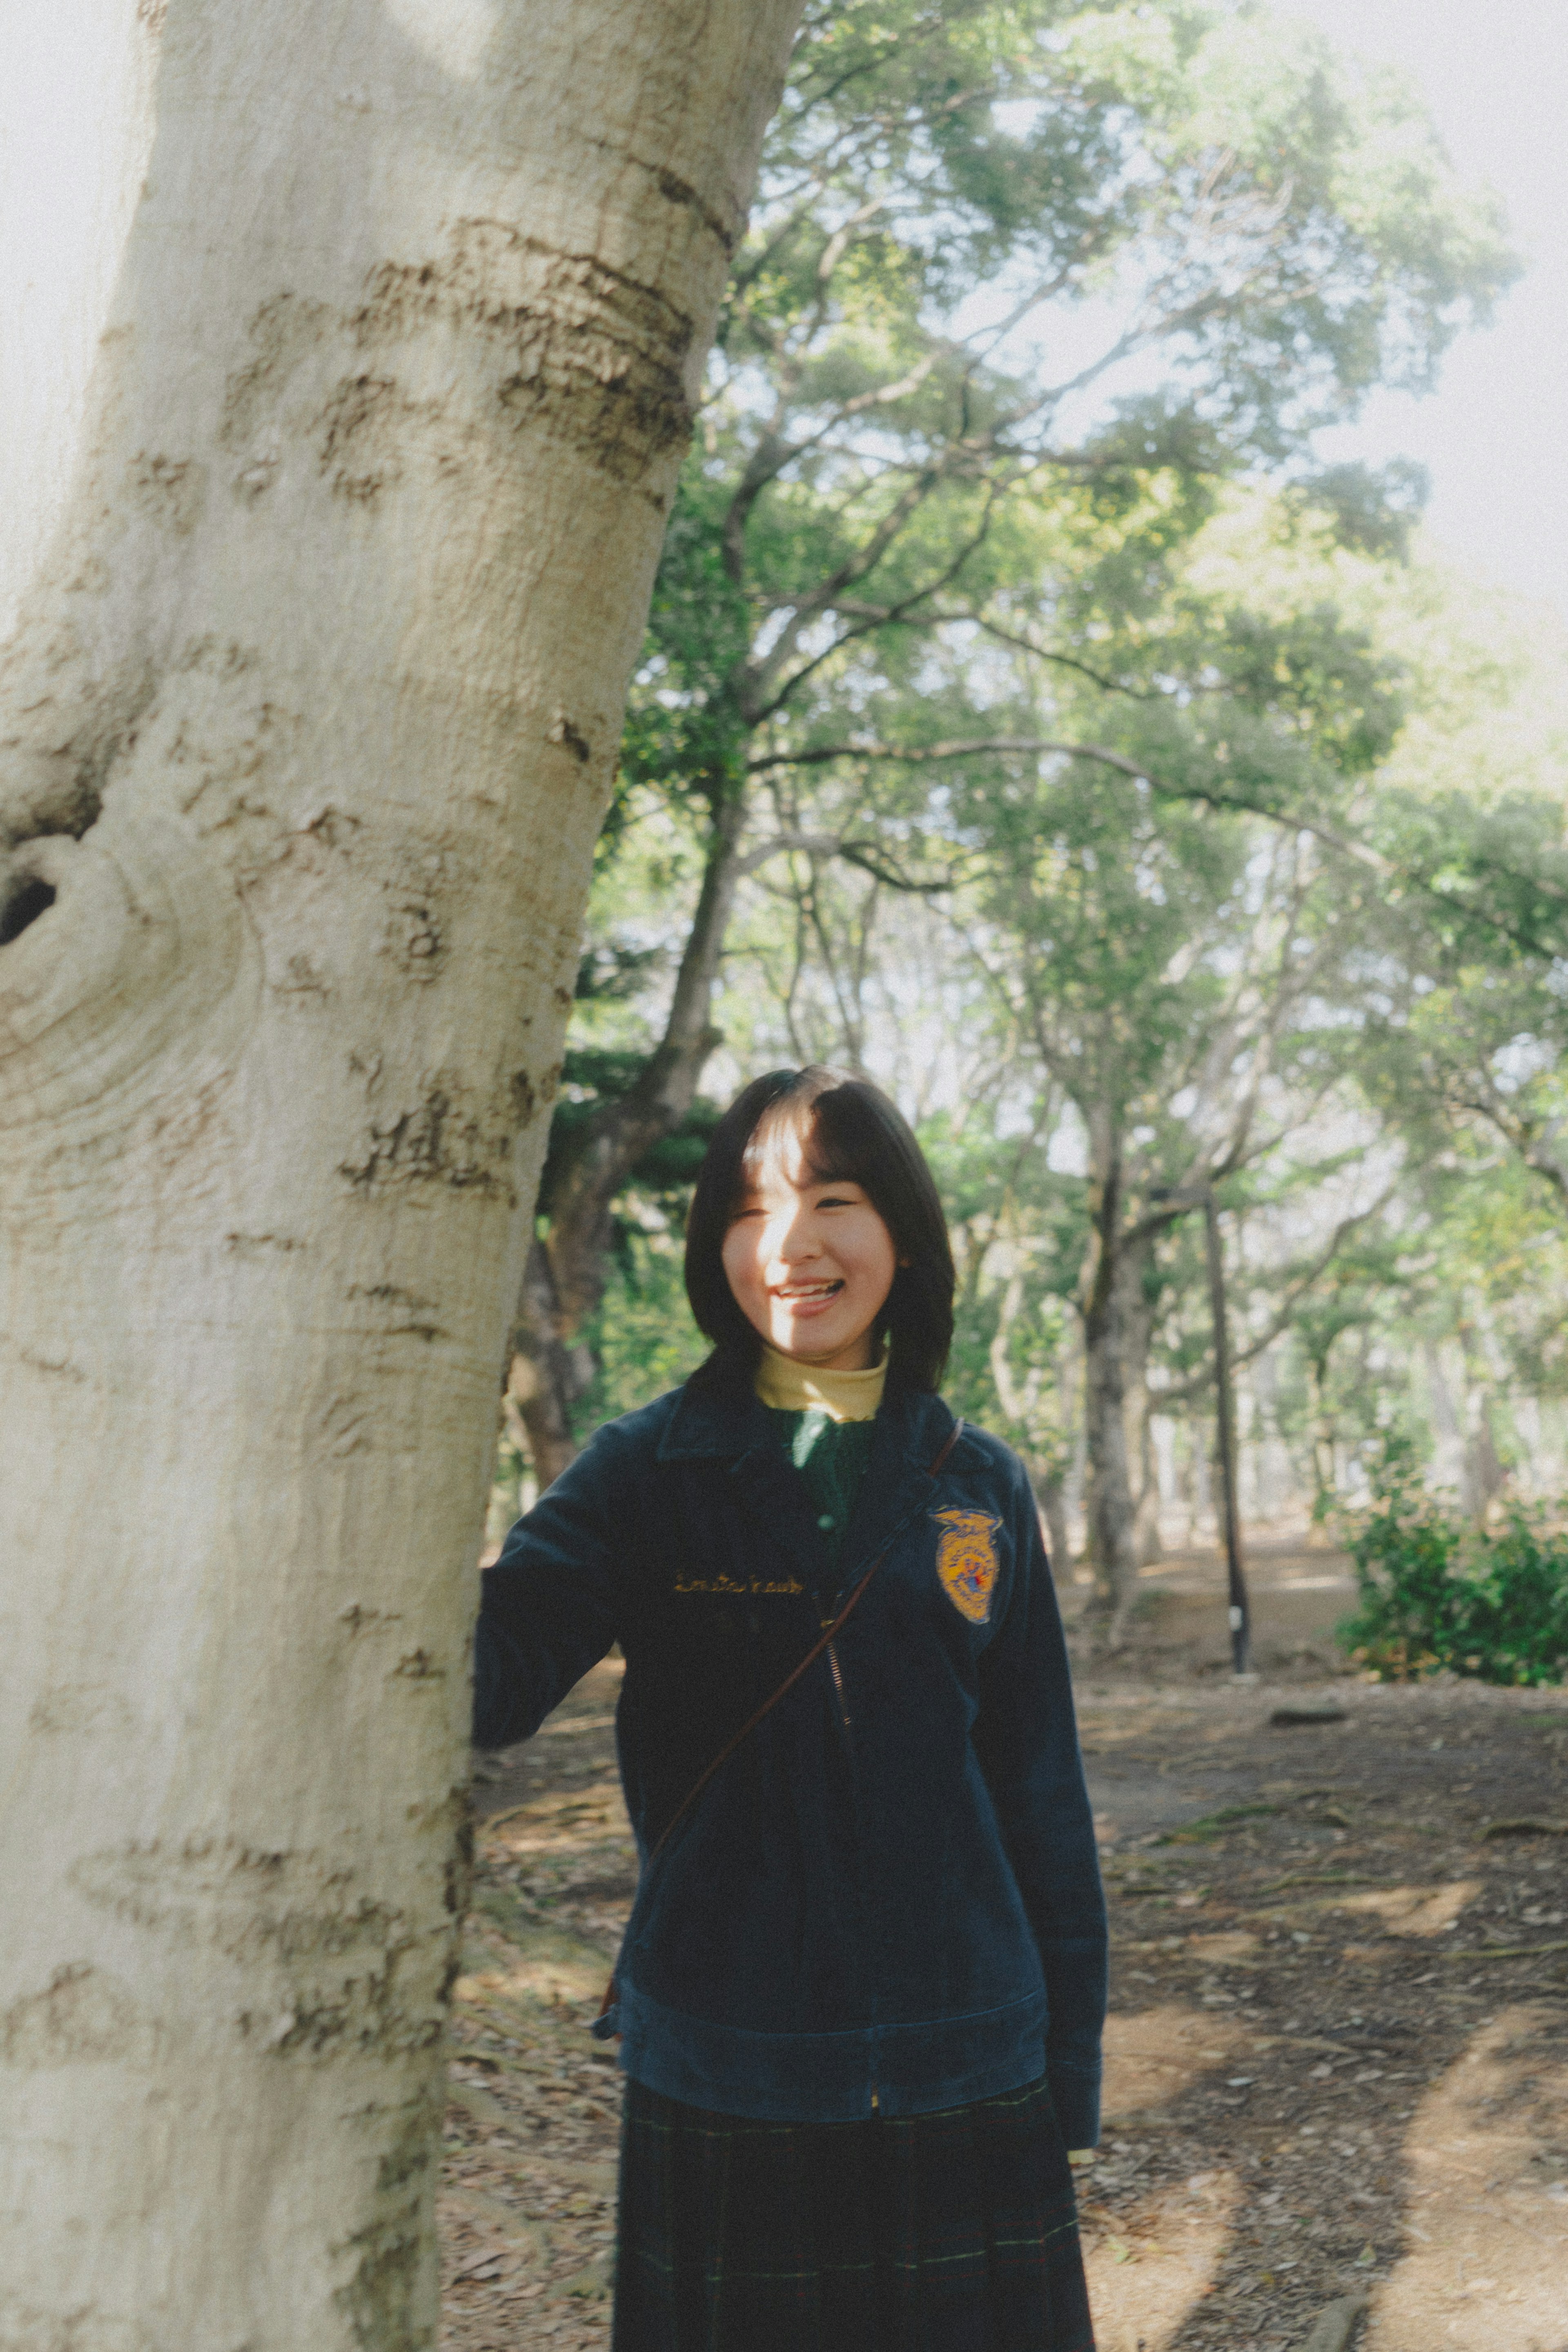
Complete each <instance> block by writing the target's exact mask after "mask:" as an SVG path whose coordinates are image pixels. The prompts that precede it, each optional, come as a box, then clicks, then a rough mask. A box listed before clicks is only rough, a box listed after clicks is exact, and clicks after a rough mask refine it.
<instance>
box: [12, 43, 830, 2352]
mask: <svg viewBox="0 0 1568 2352" xmlns="http://www.w3.org/2000/svg"><path fill="white" fill-rule="evenodd" d="M12 13H13V16H14V15H15V13H16V12H12ZM30 13H31V18H32V20H33V23H32V24H31V25H30V26H29V38H28V39H27V40H26V41H18V40H14V39H12V38H11V37H9V32H8V37H7V45H6V52H5V74H4V75H3V76H0V116H4V117H5V120H3V121H0V166H3V167H4V168H5V170H6V171H9V172H12V173H15V171H16V168H17V167H16V157H17V156H18V155H21V156H24V157H30V156H33V155H35V154H36V153H37V152H39V148H40V145H41V146H42V147H43V148H46V149H47V147H48V145H49V142H50V140H51V139H54V141H55V144H56V146H57V148H58V150H59V152H60V153H61V154H63V155H64V156H65V158H66V159H67V163H68V168H66V165H65V164H61V163H58V161H57V167H56V183H55V184H53V185H52V186H51V187H49V188H48V189H47V190H46V191H45V192H44V194H42V195H40V194H38V192H37V191H35V190H32V189H29V190H27V192H26V193H27V194H28V195H29V196H30V197H33V198H34V199H35V201H34V203H33V205H32V207H31V209H29V207H28V205H21V204H18V203H16V202H15V201H13V202H12V203H11V204H10V205H7V207H6V209H5V217H6V235H5V239H4V241H0V320H4V321H5V334H4V336H3V337H0V388H4V390H5V392H6V393H7V394H11V393H16V394H17V395H18V405H17V407H16V411H15V413H14V414H8V415H7V416H6V418H5V424H6V432H5V435H4V436H0V441H3V442H4V443H5V446H4V449H3V450H0V477H3V478H5V482H6V487H7V496H6V499H5V501H4V512H5V530H4V533H3V534H0V609H3V611H4V614H5V618H4V619H0V632H4V633H5V642H4V643H0V1429H3V1430H4V1432H5V1437H4V1444H5V1472H4V1476H3V1477H0V1560H3V1562H4V1567H5V1639H4V1642H3V1643H0V1685H3V1686H0V1783H3V1785H4V1788H5V1805H4V1808H3V1810H0V1912H3V1916H4V1918H5V1935H4V1937H3V1938H0V2076H3V2079H4V2089H3V2092H0V2100H3V2103H4V2108H5V2156H6V2165H5V2196H4V2198H3V2200H0V2278H3V2280H4V2288H3V2291H0V2303H3V2305H4V2316H3V2317H0V2339H4V2340H5V2342H6V2343H7V2344H10V2343H13V2342H14V2343H16V2345H18V2346H20V2345H23V2344H26V2345H27V2346H29V2347H33V2346H37V2347H40V2352H42V2347H61V2352H63V2347H67V2346H71V2347H80V2352H110V2347H127V2348H128V2352H129V2347H132V2346H135V2347H152V2346H154V2345H155V2346H157V2347H160V2352H241V2347H254V2352H432V2347H434V2343H435V2331H436V2308H435V2284H434V2282H435V2246H434V2228H433V2192H434V2158H435V2155H436V2151H437V2147H438V2135H437V2126H438V2119H439V2114H440V2106H441V2094H442V2079H441V2076H442V2060H441V2049H442V2032H443V2024H444V2014H445V2003H446V1998H447V1993H446V1989H447V1986H448V1984H449V1982H450V1979H451V1975H452V1970H453V1962H454V1957H455V1953H454V1946H455V1934H456V1930H457V1927H458V1924H459V1921H460V1917H461V1913H462V1909H463V1904H464V1890H465V1880H464V1866H463V1843H462V1841H463V1836H464V1826H465V1807H466V1789H465V1735H466V1730H467V1721H466V1718H467V1714H468V1708H469V1704H470V1697H469V1674H468V1643H469V1634H470V1627H471V1622H472V1615H473V1603H474V1598H475V1590H474V1571H473V1563H474V1559H475V1554H476V1549H477V1537H478V1531H479V1527H480V1524H481V1517H482V1508H483V1496H484V1490H485V1485H486V1473H487V1468H488V1465H489V1461H490V1458H491V1454H492V1449H493V1446H494V1443H495V1433H496V1392H497V1374H498V1371H499V1369H500V1364H501V1360H502V1349H503V1344H504V1340H505V1337H506V1322H507V1311H508V1309H509V1307H510V1303H511V1300H512V1298H513V1297H515V1295H516V1289H517V1278H518V1268H519V1265H520V1262H521V1257H522V1249H523V1241H524V1236H525V1234H526V1233H527V1230H528V1215H529V1212H530V1209H531V1204H532V1196H533V1190H534V1182H535V1177H536V1173H537V1170H538V1161H539V1157H540V1151H541V1147H542V1143H543V1139H544V1134H545V1127H546V1115H547V1111H548V1106H549V1099H550V1096H551V1093H552V1090H553V1087H554V1085H555V1082H556V1077H557V1075H558V1072H559V1050H560V1044H561V1038H562V1034H563V1029H564V1022H565V1014H566V1009H567V1007H568V1005H569V1003H570V983H571V978H572V974H573V971H574V970H575V967H576V964H577V960H578V954H579V941H580V925H581V914H582V907H583V901H584V897H585V893H586V889H587V884H588V878H589V874H590V870H591V856H592V845H593V841H594V837H595V835H596V833H597V831H598V828H599V825H600V823H601V814H602V810H603V806H604V802H605V796H606V793H607V790H608V786H609V782H610V778H611V774H612V764H613V761H614V757H615V752H616V747H617V742H618V739H619V734H620V728H621V722H622V707H623V700H624V691H625V684H626V680H627V677H628V675H629V673H630V669H631V666H632V661H633V659H634V657H635V655H636V651H637V648H638V646H639V644H640V642H641V638H642V633H643V625H644V621H645V615H646V611H647V603H648V593H649V589H650V585H651V582H652V578H653V568H654V564H655V562H656V560H657V556H658V551H659V542H660V538H661V534H662V531H663V528H664V518H665V515H666V513H667V511H668V509H669V505H670V501H671V499H672V498H673V495H674V486H675V479H676V474H677V469H678V467H679V464H680V461H681V457H682V453H683V450H684V447H685V441H686V437H687V433H688V428H689V423H690V417H691V413H692V407H693V404H694V401H695V397H696V395H697V394H698V391H699V389H700V381H701V371H702V367H703V362H704V359H705V355H706V347H707V344H708V341H709V338H710V335H711V331H712V326H713V321H714V319H715V316H716V305H717V302H718V299H719V296H720V292H721V290H722V287H723V282H724V278H725V273H726V270H727V266H728V257H729V255H730V253H731V252H732V250H733V248H734V247H735V244H736V241H737V237H738V236H740V234H741V232H742V230H743V227H744V221H745V212H746V205H747V198H748V194H749V189H750V185H751V181H752V176H753V173H754V169H755V161H756V157H757V154H758V146H759V142H760V138H761V132H762V129H763V125H764V122H765V121H766V118H767V116H768V111H769V110H770V109H771V107H772V105H773V103H774V102H775V100H776V98H777V95H778V92H779V86H780V82H781V79H782V72H783V66H784V59H785V50H786V47H787V45H788V40H789V34H790V32H791V30H792V27H793V24H794V21H795V19H796V17H797V16H798V15H799V13H800V12H799V5H798V0H755V5H748V6H746V7H731V8H714V7H712V6H710V5H706V0H662V5H660V6H658V7H649V6H646V5H643V0H534V5H531V6H529V7H528V8H520V7H499V6H491V5H484V6H479V5H474V6H464V7H457V6H453V5H446V0H396V5H386V0H333V5H330V6H325V5H307V0H167V5H165V0H143V5H133V4H132V0H73V5H71V6H69V7H62V8H60V9H58V10H50V9H49V8H47V7H44V8H37V9H35V10H33V11H32V12H30ZM57 25H58V29H57ZM84 28H85V30H84ZM13 29H14V28H13ZM35 29H36V36H37V37H36V38H35V37H33V34H34V31H35ZM84 44H85V55H84ZM51 45H54V47H51ZM51 56H52V57H53V58H54V67H53V71H54V80H53V83H52V84H51V85H50V86H49V87H48V88H47V89H42V90H41V91H40V87H39V84H38V80H37V75H36V72H35V68H36V61H37V59H38V58H44V59H46V60H47V59H48V58H50V57H51ZM30 74H32V75H34V76H35V78H34V79H31V80H30V79H29V78H28V77H29V75H30ZM46 79H47V77H46ZM40 121H42V122H43V123H44V124H45V125H46V126H47V129H46V137H45V139H44V140H43V142H38V141H37V138H36V136H35V135H34V134H36V131H37V126H38V123H39V122H40ZM56 134H57V136H56ZM10 194H12V196H13V198H15V195H16V190H15V188H13V189H11V191H10ZM46 197H47V201H46V200H45V199H46ZM35 222H36V223H37V233H35V232H34V231H33V229H32V226H31V224H33V223H35ZM51 273H53V275H52V274H51ZM56 278H59V279H60V280H61V281H62V282H59V283H57V282H56ZM43 310H48V312H49V316H50V318H51V319H52V320H54V321H55V327H56V328H58V329H59V331H58V332H56V331H55V329H54V328H51V330H50V331H49V332H48V333H47V334H37V335H36V336H35V337H34V341H33V342H32V344H31V345H30V346H29V348H28V350H27V351H26V353H25V354H24V356H23V358H22V359H20V360H19V359H18V358H17V356H16V350H15V341H14V330H15V326H16V321H17V320H22V321H24V322H26V321H29V320H32V321H34V322H35V324H36V323H37V320H38V318H39V317H40V315H41V314H42V311H43ZM18 449H20V451H21V454H20V455H18ZM13 616H14V619H15V625H14V627H13V625H12V622H13Z"/></svg>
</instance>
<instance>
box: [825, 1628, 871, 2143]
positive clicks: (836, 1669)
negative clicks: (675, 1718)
mask: <svg viewBox="0 0 1568 2352" xmlns="http://www.w3.org/2000/svg"><path fill="white" fill-rule="evenodd" d="M822 1622H823V1623H824V1624H831V1622H832V1620H831V1617H830V1618H824V1619H823V1621H822ZM828 1664H829V1665H830V1666H831V1669H832V1675H833V1692H834V1695H835V1696H836V1697H837V1699H838V1702H839V1721H840V1722H841V1724H842V1725H843V1727H844V1729H845V1731H846V1732H848V1731H849V1729H850V1703H849V1700H848V1698H847V1696H845V1692H844V1677H843V1670H842V1668H841V1666H840V1664H839V1649H838V1643H836V1642H830V1643H828ZM871 2111H872V2113H873V2116H875V2115H880V2114H881V2112H882V2099H881V2096H880V2095H879V2093H878V2089H877V2085H876V2084H875V2083H873V2084H872V2086H871Z"/></svg>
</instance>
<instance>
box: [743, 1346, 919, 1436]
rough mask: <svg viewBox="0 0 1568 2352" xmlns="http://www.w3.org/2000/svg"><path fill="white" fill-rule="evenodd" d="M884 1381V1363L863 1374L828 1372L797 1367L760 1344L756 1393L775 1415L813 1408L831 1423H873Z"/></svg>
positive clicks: (793, 1360)
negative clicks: (824, 1414)
mask: <svg viewBox="0 0 1568 2352" xmlns="http://www.w3.org/2000/svg"><path fill="white" fill-rule="evenodd" d="M886 1379H887V1359H886V1357H885V1356H884V1357H883V1360H882V1361H881V1363H880V1364H873V1366H872V1367H871V1370H869V1371H865V1372H829V1371H821V1370H816V1369H814V1368H813V1367H812V1366H811V1365H810V1364H798V1363H797V1362H796V1361H795V1359H794V1358H793V1356H781V1355H780V1354H779V1350H778V1349H777V1348H770V1347H769V1346H768V1342H767V1340H766V1339H764V1341H763V1342H762V1360H761V1361H760V1363H759V1364H758V1367H757V1383H756V1385H757V1393H758V1396H759V1397H760V1398H761V1399H762V1402H763V1403H764V1404H770V1405H772V1406H773V1407H774V1408H775V1410H776V1411H778V1412H810V1411H811V1410H812V1408H813V1407H815V1408H816V1409H817V1410H818V1411H819V1412H825V1413H826V1414H827V1415H828V1417H829V1419H830V1420H831V1421H874V1420H875V1419H876V1409H877V1407H878V1405H879V1404H880V1403H881V1402H882V1391H883V1382H884V1381H886Z"/></svg>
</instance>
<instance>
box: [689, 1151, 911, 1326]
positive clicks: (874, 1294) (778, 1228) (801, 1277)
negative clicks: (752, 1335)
mask: <svg viewBox="0 0 1568 2352" xmlns="http://www.w3.org/2000/svg"><path fill="white" fill-rule="evenodd" d="M723 1255H724V1270H725V1273H726V1275H727V1277H728V1280H729V1286H730V1289H731V1290H732V1291H733V1292H734V1294H735V1297H736V1302H737V1305H738V1306H739V1307H740V1310H741V1313H742V1314H743V1315H744V1316H745V1317H746V1319H747V1322H748V1323H749V1324H750V1325H751V1326H752V1328H753V1329H754V1330H758V1331H760V1332H761V1334H762V1337H763V1338H764V1339H766V1340H767V1341H768V1345H769V1346H770V1347H774V1348H777V1349H778V1350H779V1354H780V1355H781V1356H793V1357H794V1358H795V1360H796V1361H797V1362H798V1363H802V1364H811V1365H814V1366H815V1367H816V1368H817V1369H818V1370H821V1371H831V1372H859V1371H864V1370H866V1369H867V1368H868V1367H869V1366H870V1365H872V1364H873V1363H874V1362H875V1360H876V1340H875V1338H874V1329H875V1325H876V1319H877V1317H878V1316H879V1315H880V1314H881V1312H882V1309H883V1306H884V1305H885V1304H886V1300H887V1294H888V1292H889V1291H890V1290H891V1289H892V1288H893V1277H894V1274H895V1273H896V1271H897V1268H898V1254H897V1252H896V1250H895V1249H894V1243H893V1235H892V1234H890V1233H889V1232H888V1230H887V1227H886V1226H885V1225H884V1224H883V1221H882V1218H881V1216H880V1215H879V1214H878V1213H877V1211H876V1210H875V1209H873V1206H872V1204H871V1202H870V1201H869V1200H868V1199H867V1198H866V1195H865V1193H864V1192H862V1190H861V1187H860V1186H859V1185H858V1184H846V1183H831V1184H823V1183H819V1182H818V1181H817V1180H816V1178H815V1177H814V1176H813V1175H812V1174H811V1171H810V1169H809V1168H808V1167H807V1165H806V1163H805V1160H804V1159H803V1158H802V1156H801V1154H800V1150H799V1149H798V1148H797V1149H795V1150H793V1151H792V1152H791V1153H790V1154H789V1155H788V1156H786V1157H785V1158H784V1159H783V1160H782V1162H781V1163H779V1162H775V1163H774V1165H772V1166H771V1167H770V1168H768V1171H766V1172H765V1173H764V1174H763V1175H762V1177H761V1178H760V1179H759V1180H758V1183H757V1185H756V1187H755V1189H754V1190H753V1191H752V1192H748V1193H747V1195H746V1197H745V1198H744V1199H743V1200H742V1201H741V1202H740V1204H739V1206H738V1208H737V1211H736V1213H735V1215H734V1216H733V1217H732V1218H731V1220H730V1224H729V1230H728V1232H727V1234H725V1237H724V1252H723Z"/></svg>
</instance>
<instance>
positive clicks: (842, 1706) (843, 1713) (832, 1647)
mask: <svg viewBox="0 0 1568 2352" xmlns="http://www.w3.org/2000/svg"><path fill="white" fill-rule="evenodd" d="M828 1664H829V1665H830V1666H831V1668H832V1670H833V1689H834V1690H835V1692H836V1693H837V1694H838V1701H839V1720H840V1722H841V1724H842V1725H843V1727H844V1729H845V1730H846V1731H847V1730H848V1729H849V1727H850V1703H849V1701H848V1699H847V1698H846V1697H845V1696H844V1678H843V1675H842V1673H841V1670H840V1667H839V1649H838V1643H836V1642H830V1643H828Z"/></svg>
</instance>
